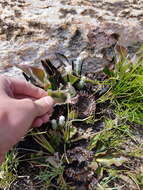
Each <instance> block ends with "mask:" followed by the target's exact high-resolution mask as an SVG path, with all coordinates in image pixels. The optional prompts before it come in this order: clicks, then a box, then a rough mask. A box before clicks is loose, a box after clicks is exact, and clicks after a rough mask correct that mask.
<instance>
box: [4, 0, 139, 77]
mask: <svg viewBox="0 0 143 190" xmlns="http://www.w3.org/2000/svg"><path fill="white" fill-rule="evenodd" d="M142 39H143V0H126V1H124V0H103V1H101V0H96V1H95V0H71V1H67V0H36V1H35V0H1V1H0V60H1V64H0V68H1V73H3V72H4V73H6V74H8V75H14V76H15V75H18V73H19V71H18V70H17V69H15V68H11V67H10V66H11V65H10V64H12V65H14V64H15V63H18V64H39V63H40V60H41V59H44V58H46V57H50V58H51V59H53V60H55V63H56V58H55V56H54V52H55V51H56V52H57V51H58V52H61V53H64V54H65V55H66V56H67V57H68V58H70V59H75V58H77V57H79V56H80V57H82V58H83V59H85V60H86V63H87V64H86V65H88V70H90V69H91V68H93V67H94V68H97V66H98V67H99V66H101V63H102V64H105V63H107V62H109V61H110V56H111V51H110V50H111V47H113V46H114V45H115V43H116V42H117V41H118V43H119V44H122V45H124V46H130V45H132V44H135V43H137V42H141V41H142ZM137 46H138V44H137ZM109 47H110V48H109ZM131 50H133V49H132V48H131ZM9 67H10V68H9ZM3 69H4V70H3Z"/></svg>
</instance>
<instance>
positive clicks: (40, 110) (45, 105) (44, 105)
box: [35, 96, 54, 117]
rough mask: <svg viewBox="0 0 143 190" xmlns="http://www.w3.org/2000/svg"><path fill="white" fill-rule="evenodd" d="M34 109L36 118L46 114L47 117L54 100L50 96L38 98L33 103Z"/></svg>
mask: <svg viewBox="0 0 143 190" xmlns="http://www.w3.org/2000/svg"><path fill="white" fill-rule="evenodd" d="M35 105H36V107H37V109H36V117H40V116H43V115H45V114H46V113H48V114H49V115H50V114H51V112H52V109H53V105H54V100H53V98H51V97H50V96H46V97H43V98H40V99H38V100H36V101H35Z"/></svg>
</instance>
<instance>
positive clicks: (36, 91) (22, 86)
mask: <svg viewBox="0 0 143 190" xmlns="http://www.w3.org/2000/svg"><path fill="white" fill-rule="evenodd" d="M10 85H11V88H12V91H13V93H14V95H24V96H29V97H34V98H41V97H44V96H47V95H48V94H47V92H46V91H44V90H43V89H41V88H38V87H36V86H34V85H32V84H30V83H29V82H27V81H24V80H21V79H15V78H10Z"/></svg>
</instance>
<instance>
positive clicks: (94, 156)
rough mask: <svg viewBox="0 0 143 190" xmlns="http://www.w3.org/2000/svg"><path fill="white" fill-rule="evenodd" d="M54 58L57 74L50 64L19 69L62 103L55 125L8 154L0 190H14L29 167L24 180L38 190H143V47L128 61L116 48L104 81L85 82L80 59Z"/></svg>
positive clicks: (31, 135)
mask: <svg viewBox="0 0 143 190" xmlns="http://www.w3.org/2000/svg"><path fill="white" fill-rule="evenodd" d="M56 56H57V59H58V60H59V66H57V67H55V66H54V64H52V63H51V61H50V60H44V61H42V66H43V68H39V67H33V66H25V65H16V66H17V67H18V68H20V69H21V70H22V71H23V75H24V76H25V78H26V80H28V81H30V82H32V83H33V84H34V85H36V86H39V87H40V88H43V89H45V90H47V93H48V94H49V95H51V96H52V97H53V98H54V99H55V102H56V104H55V106H54V112H53V115H52V117H51V120H50V121H49V122H48V123H47V124H44V125H43V126H42V127H41V128H40V129H38V130H37V129H33V130H32V131H30V132H29V133H28V135H27V136H26V137H25V141H23V142H20V143H19V144H18V145H17V146H16V147H15V151H13V150H12V151H11V152H10V153H8V154H7V156H6V160H5V162H4V163H3V164H2V165H1V167H0V188H2V189H14V188H15V184H16V182H17V181H18V180H19V176H20V175H21V173H20V170H21V168H23V164H27V166H28V168H29V170H28V171H24V172H23V173H22V174H23V176H27V175H28V176H29V177H30V179H31V180H32V187H35V188H36V189H40V190H46V189H48V190H70V189H71V190H77V189H78V190H95V189H96V190H119V189H120V190H121V189H122V190H131V189H132V190H137V189H138V190H141V189H142V188H143V132H142V129H143V46H141V47H140V49H139V50H138V52H137V53H136V54H135V55H134V56H130V55H129V54H128V51H127V49H126V48H125V47H122V46H119V45H116V47H115V57H114V63H113V64H112V68H110V67H107V66H106V67H105V68H104V69H103V71H102V72H101V79H99V80H97V79H96V78H94V77H90V78H89V77H87V76H83V75H82V65H83V62H82V61H81V60H77V61H76V62H75V63H74V62H72V63H70V61H69V60H68V59H67V58H66V57H65V56H64V55H62V54H59V53H57V54H56ZM103 75H104V80H102V76H103ZM31 168H34V169H35V171H34V172H33V171H32V170H33V169H31Z"/></svg>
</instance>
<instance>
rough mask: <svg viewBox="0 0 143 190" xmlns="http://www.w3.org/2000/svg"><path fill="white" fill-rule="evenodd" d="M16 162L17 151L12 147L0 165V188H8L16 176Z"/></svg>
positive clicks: (17, 162)
mask: <svg viewBox="0 0 143 190" xmlns="http://www.w3.org/2000/svg"><path fill="white" fill-rule="evenodd" d="M18 164H19V161H18V158H17V152H16V150H14V149H13V150H12V151H10V152H8V153H7V154H6V156H5V161H4V162H3V163H2V164H1V165H0V188H2V189H9V188H10V186H11V184H12V183H13V182H14V181H15V180H16V178H17V166H18Z"/></svg>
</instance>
